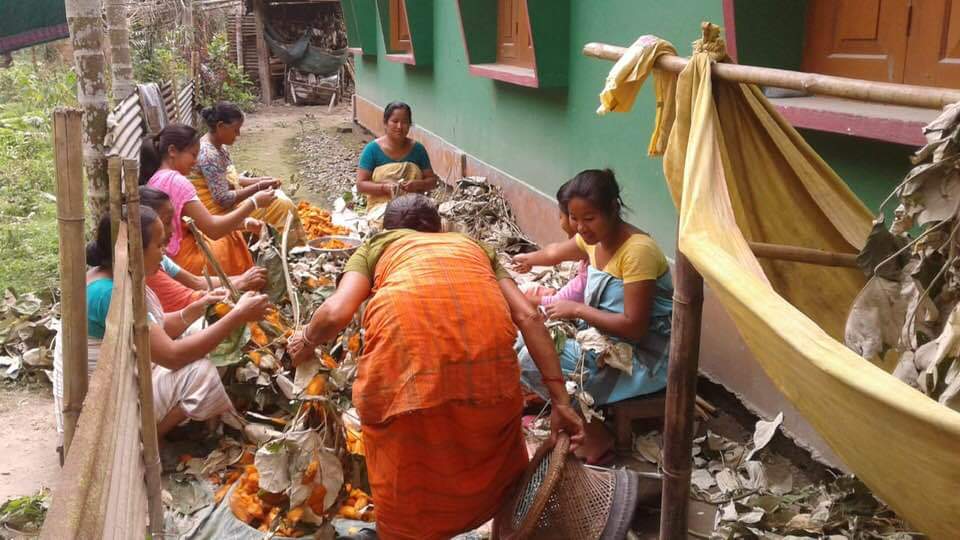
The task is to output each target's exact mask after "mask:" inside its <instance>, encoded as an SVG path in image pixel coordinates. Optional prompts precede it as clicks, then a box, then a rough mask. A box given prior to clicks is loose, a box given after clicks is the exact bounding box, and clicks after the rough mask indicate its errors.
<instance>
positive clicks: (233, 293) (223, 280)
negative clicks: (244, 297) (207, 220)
mask: <svg viewBox="0 0 960 540" xmlns="http://www.w3.org/2000/svg"><path fill="white" fill-rule="evenodd" d="M183 222H184V223H185V224H186V225H187V227H188V228H189V229H190V234H192V235H193V238H194V240H196V241H197V246H199V247H200V251H201V252H202V253H203V256H204V258H206V259H207V265H209V266H210V267H211V268H213V271H214V272H216V274H217V277H218V278H220V285H221V286H222V287H225V288H226V289H227V290H228V291H230V300H232V301H233V302H234V303H236V302H237V300H240V291H238V290H237V288H236V287H235V286H234V285H233V282H232V281H230V278H229V277H228V276H227V274H226V272H224V271H223V267H222V266H220V262H219V261H218V260H217V258H216V257H215V256H214V255H213V251H212V250H211V249H210V246H208V245H207V240H206V238H204V236H203V233H201V232H200V229H198V228H197V223H196V222H195V221H194V220H193V219H192V218H189V217H184V218H183ZM204 271H206V269H204Z"/></svg>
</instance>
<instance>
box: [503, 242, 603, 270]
mask: <svg viewBox="0 0 960 540" xmlns="http://www.w3.org/2000/svg"><path fill="white" fill-rule="evenodd" d="M585 256H586V254H585V253H584V252H583V250H581V249H580V246H578V245H577V240H576V239H575V238H571V239H569V240H565V241H563V242H557V243H554V244H549V245H547V246H546V247H544V248H543V249H541V250H539V251H534V252H533V253H521V254H520V255H515V256H514V257H513V262H514V264H515V265H516V266H517V271H519V272H529V271H530V268H532V267H534V266H553V265H555V264H560V263H562V262H563V261H579V260H581V259H583V258H584V257H585Z"/></svg>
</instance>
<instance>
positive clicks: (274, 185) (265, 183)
mask: <svg viewBox="0 0 960 540" xmlns="http://www.w3.org/2000/svg"><path fill="white" fill-rule="evenodd" d="M282 183H283V182H281V181H280V179H279V178H272V177H269V176H264V177H263V178H258V179H257V191H264V190H267V189H278V188H279V187H280V184H282Z"/></svg>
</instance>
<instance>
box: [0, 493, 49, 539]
mask: <svg viewBox="0 0 960 540" xmlns="http://www.w3.org/2000/svg"><path fill="white" fill-rule="evenodd" d="M49 506H50V492H49V491H47V490H46V489H42V490H40V491H39V492H38V493H37V494H36V495H28V496H26V497H18V498H16V499H10V500H8V501H7V502H5V503H3V506H0V524H3V525H6V526H7V527H10V528H12V529H14V530H16V531H20V532H24V533H33V532H37V531H39V530H40V527H42V526H43V521H44V520H45V519H46V517H47V509H48V508H49Z"/></svg>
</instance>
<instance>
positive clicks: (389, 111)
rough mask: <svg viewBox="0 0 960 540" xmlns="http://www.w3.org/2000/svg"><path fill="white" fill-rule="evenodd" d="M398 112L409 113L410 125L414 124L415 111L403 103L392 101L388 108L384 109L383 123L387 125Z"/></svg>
mask: <svg viewBox="0 0 960 540" xmlns="http://www.w3.org/2000/svg"><path fill="white" fill-rule="evenodd" d="M398 110H404V111H407V116H408V117H409V118H410V123H411V124H412V123H413V109H411V108H410V106H409V105H407V104H406V103H404V102H402V101H391V102H390V103H387V106H386V107H384V108H383V123H384V124H386V123H387V122H389V121H390V117H391V116H393V113H394V112H395V111H398Z"/></svg>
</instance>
